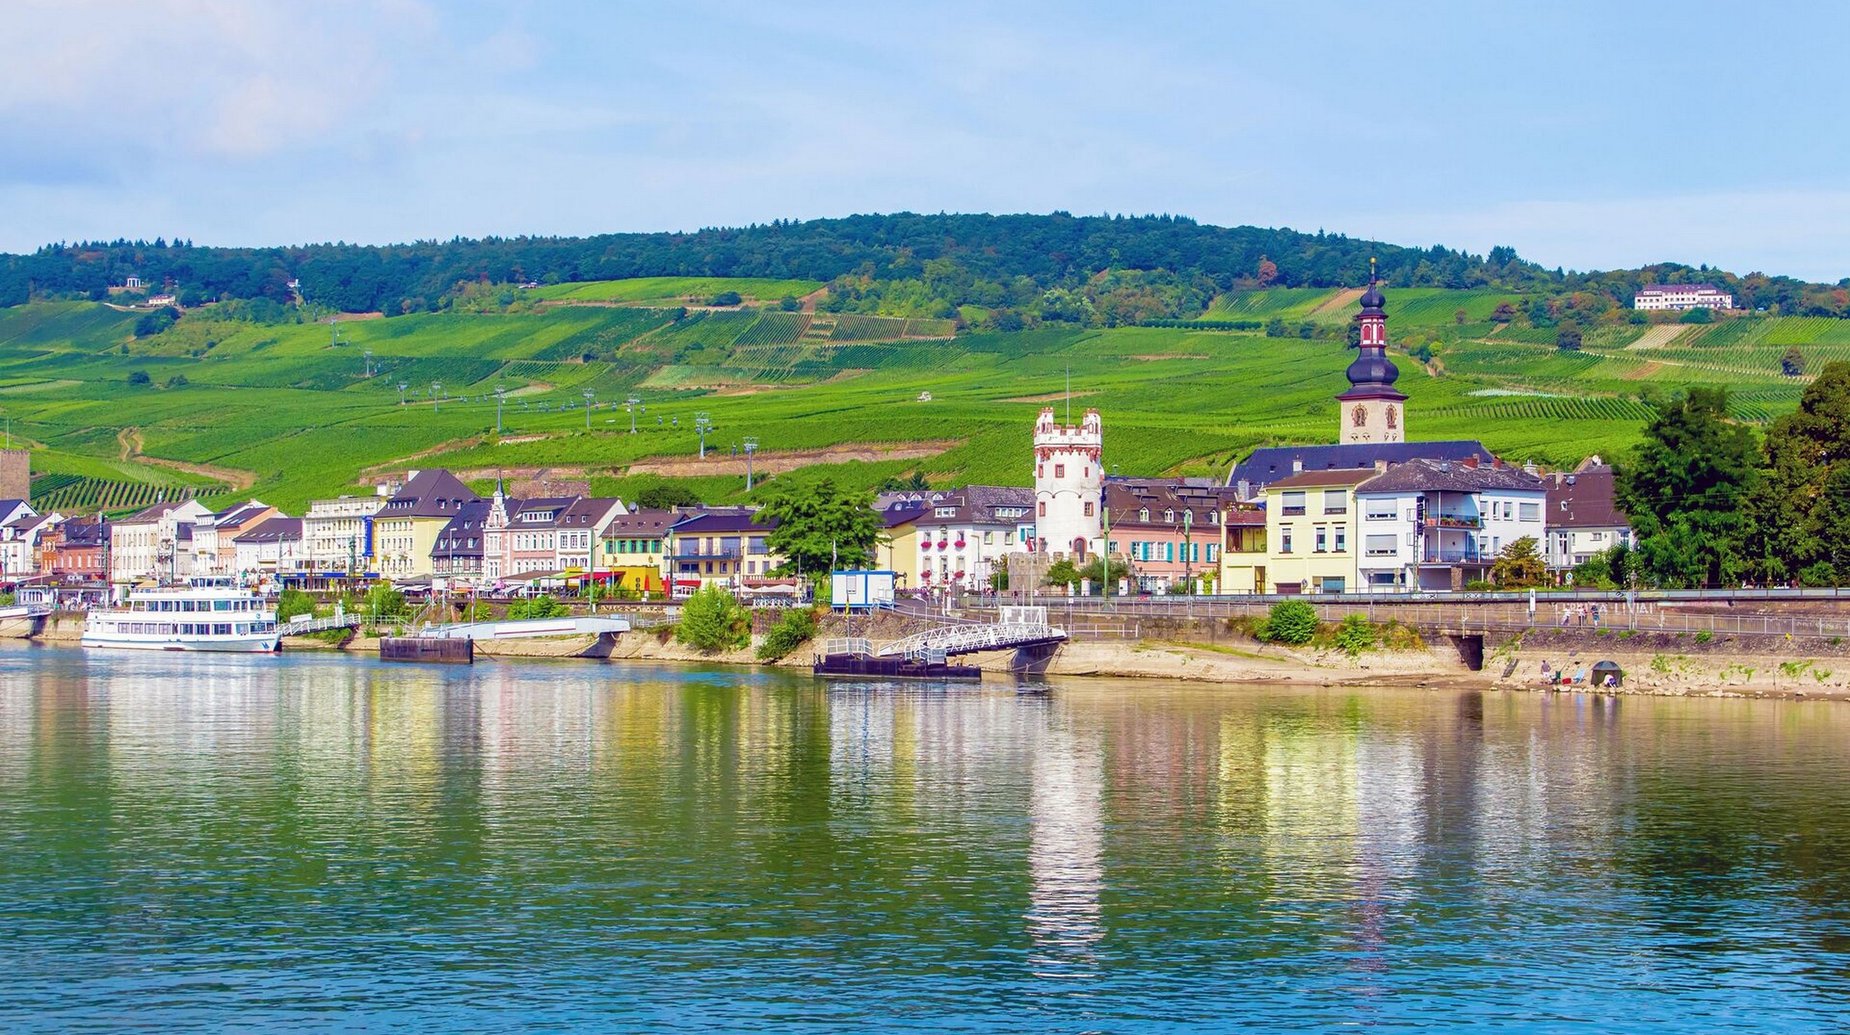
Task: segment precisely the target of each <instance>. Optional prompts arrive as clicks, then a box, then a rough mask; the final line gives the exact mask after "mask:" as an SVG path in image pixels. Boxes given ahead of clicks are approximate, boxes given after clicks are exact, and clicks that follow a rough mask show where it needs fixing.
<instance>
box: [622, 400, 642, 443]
mask: <svg viewBox="0 0 1850 1035" xmlns="http://www.w3.org/2000/svg"><path fill="white" fill-rule="evenodd" d="M623 408H624V409H626V410H628V411H630V434H632V435H634V434H635V433H636V411H637V410H639V409H641V408H642V400H641V399H639V398H637V397H636V396H633V395H632V396H630V397H629V398H628V399H625V400H623Z"/></svg>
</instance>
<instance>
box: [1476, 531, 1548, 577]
mask: <svg viewBox="0 0 1850 1035" xmlns="http://www.w3.org/2000/svg"><path fill="white" fill-rule="evenodd" d="M1490 579H1491V581H1492V582H1495V583H1496V584H1497V586H1498V587H1499V588H1502V589H1528V588H1529V587H1530V586H1540V585H1544V584H1546V583H1547V581H1548V564H1547V562H1546V561H1544V560H1542V554H1541V551H1540V550H1538V549H1537V548H1536V542H1535V537H1534V536H1532V535H1525V536H1523V537H1522V538H1520V539H1517V540H1516V541H1514V542H1512V543H1510V544H1508V545H1506V546H1505V547H1504V548H1503V552H1502V553H1500V554H1498V555H1497V559H1496V560H1494V561H1492V562H1491V564H1490Z"/></svg>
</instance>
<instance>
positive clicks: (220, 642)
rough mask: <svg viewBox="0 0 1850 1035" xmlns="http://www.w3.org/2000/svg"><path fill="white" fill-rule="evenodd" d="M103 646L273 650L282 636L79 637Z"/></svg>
mask: <svg viewBox="0 0 1850 1035" xmlns="http://www.w3.org/2000/svg"><path fill="white" fill-rule="evenodd" d="M78 642H79V643H81V644H82V645H83V646H85V647H89V648H95V649H101V650H164V651H183V652H189V653H190V652H198V653H213V654H274V653H276V652H277V651H279V650H281V649H282V638H281V637H280V636H276V635H271V634H269V633H265V634H263V635H261V636H258V635H251V636H236V635H233V636H172V637H169V636H147V637H136V636H100V635H91V634H89V633H86V634H84V637H83V639H82V640H80V641H78Z"/></svg>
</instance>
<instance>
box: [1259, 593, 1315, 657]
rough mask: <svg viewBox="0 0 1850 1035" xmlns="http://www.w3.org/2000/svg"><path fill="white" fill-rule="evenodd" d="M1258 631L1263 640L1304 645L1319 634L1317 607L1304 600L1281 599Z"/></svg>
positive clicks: (1267, 614) (1268, 613)
mask: <svg viewBox="0 0 1850 1035" xmlns="http://www.w3.org/2000/svg"><path fill="white" fill-rule="evenodd" d="M1256 632H1257V633H1258V634H1259V638H1260V639H1262V640H1267V641H1270V642H1274V643H1289V644H1291V645H1293V646H1302V645H1303V644H1306V643H1309V642H1310V641H1311V638H1312V637H1314V636H1316V635H1317V609H1316V608H1314V607H1312V606H1310V604H1309V603H1307V602H1306V601H1303V600H1281V601H1279V602H1278V603H1276V604H1273V605H1272V610H1271V611H1269V612H1267V613H1266V617H1265V624H1264V625H1262V626H1260V627H1259V629H1257V630H1256Z"/></svg>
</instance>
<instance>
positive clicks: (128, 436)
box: [116, 428, 257, 492]
mask: <svg viewBox="0 0 1850 1035" xmlns="http://www.w3.org/2000/svg"><path fill="white" fill-rule="evenodd" d="M116 444H117V445H118V446H120V447H121V450H122V451H121V459H122V460H124V461H126V462H128V463H133V464H147V465H149V466H150V467H165V468H167V469H168V470H170V471H181V472H184V473H186V474H197V475H200V476H202V477H205V478H214V479H217V480H218V481H221V482H224V483H225V484H226V485H229V486H231V489H232V491H233V492H243V491H244V490H246V489H248V488H250V487H251V486H253V485H255V484H257V475H256V474H255V473H254V472H251V471H241V470H239V469H237V468H235V467H219V466H217V465H215V464H189V463H187V462H186V461H184V460H168V459H165V458H163V457H158V456H149V455H148V454H146V453H143V452H142V451H141V429H140V428H123V429H122V430H121V431H118V432H116Z"/></svg>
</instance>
